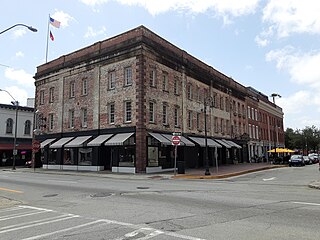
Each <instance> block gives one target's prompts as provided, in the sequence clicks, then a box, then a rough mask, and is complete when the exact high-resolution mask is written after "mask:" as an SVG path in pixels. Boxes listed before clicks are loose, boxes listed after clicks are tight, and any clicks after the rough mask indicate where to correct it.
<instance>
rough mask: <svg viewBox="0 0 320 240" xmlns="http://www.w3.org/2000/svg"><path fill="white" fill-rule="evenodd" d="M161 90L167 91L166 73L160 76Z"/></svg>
mask: <svg viewBox="0 0 320 240" xmlns="http://www.w3.org/2000/svg"><path fill="white" fill-rule="evenodd" d="M162 90H163V91H168V73H165V72H164V73H163V75H162Z"/></svg>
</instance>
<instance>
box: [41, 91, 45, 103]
mask: <svg viewBox="0 0 320 240" xmlns="http://www.w3.org/2000/svg"><path fill="white" fill-rule="evenodd" d="M43 104H44V90H41V91H40V105H43Z"/></svg>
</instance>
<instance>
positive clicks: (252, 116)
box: [251, 108, 255, 120]
mask: <svg viewBox="0 0 320 240" xmlns="http://www.w3.org/2000/svg"><path fill="white" fill-rule="evenodd" d="M251 119H252V120H254V119H255V117H254V109H253V108H251Z"/></svg>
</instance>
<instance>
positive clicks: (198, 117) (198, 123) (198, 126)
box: [197, 113, 201, 129]
mask: <svg viewBox="0 0 320 240" xmlns="http://www.w3.org/2000/svg"><path fill="white" fill-rule="evenodd" d="M200 115H201V114H200V113H197V129H200Z"/></svg>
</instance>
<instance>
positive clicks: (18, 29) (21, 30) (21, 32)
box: [13, 28, 27, 38]
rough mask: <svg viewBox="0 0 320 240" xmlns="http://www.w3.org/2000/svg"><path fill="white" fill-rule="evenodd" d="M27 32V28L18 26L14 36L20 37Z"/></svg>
mask: <svg viewBox="0 0 320 240" xmlns="http://www.w3.org/2000/svg"><path fill="white" fill-rule="evenodd" d="M26 33H27V30H26V29H25V28H17V29H15V30H14V31H13V37H14V38H19V37H22V36H23V35H25V34H26Z"/></svg>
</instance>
